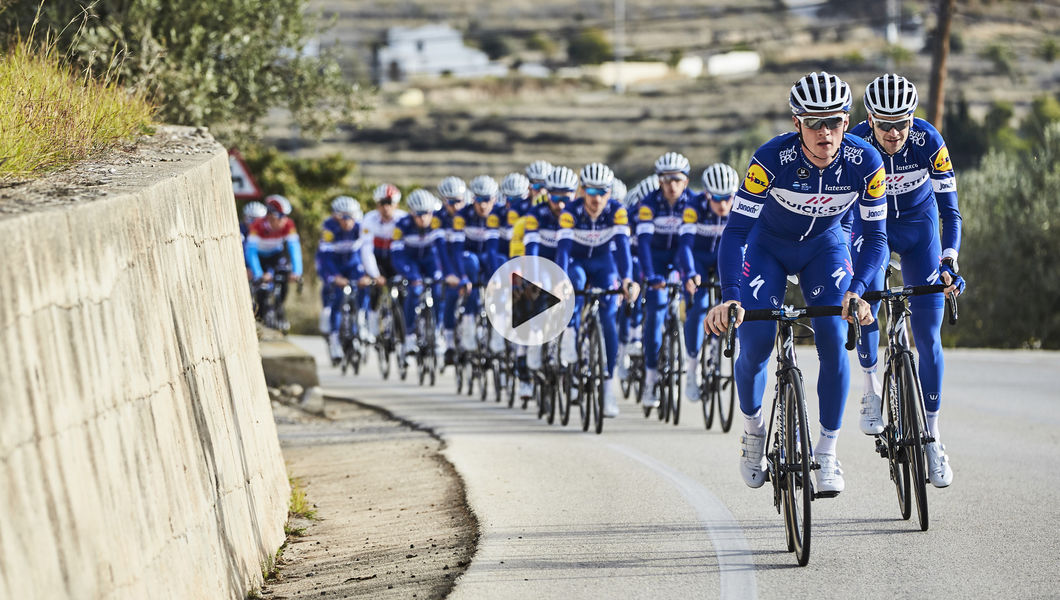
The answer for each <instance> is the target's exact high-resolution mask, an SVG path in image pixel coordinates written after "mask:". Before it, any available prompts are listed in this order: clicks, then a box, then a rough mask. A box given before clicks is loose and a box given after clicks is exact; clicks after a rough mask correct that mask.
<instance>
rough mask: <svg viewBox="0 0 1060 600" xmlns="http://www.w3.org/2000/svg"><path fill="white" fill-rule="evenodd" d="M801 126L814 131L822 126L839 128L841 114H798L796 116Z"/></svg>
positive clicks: (840, 125)
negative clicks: (823, 115) (816, 115)
mask: <svg viewBox="0 0 1060 600" xmlns="http://www.w3.org/2000/svg"><path fill="white" fill-rule="evenodd" d="M796 118H797V119H798V120H799V122H800V123H802V126H803V127H807V128H809V129H813V130H814V131H816V130H818V129H820V128H822V127H824V128H825V129H839V128H840V127H842V126H843V115H833V116H831V117H810V116H802V115H800V116H798V117H796Z"/></svg>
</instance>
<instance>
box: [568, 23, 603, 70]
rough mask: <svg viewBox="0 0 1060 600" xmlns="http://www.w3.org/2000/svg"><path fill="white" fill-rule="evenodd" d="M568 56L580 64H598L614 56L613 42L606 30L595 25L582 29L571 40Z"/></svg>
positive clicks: (573, 61)
mask: <svg viewBox="0 0 1060 600" xmlns="http://www.w3.org/2000/svg"><path fill="white" fill-rule="evenodd" d="M567 56H568V57H569V58H570V61H571V62H572V63H574V64H578V65H598V64H600V63H602V62H604V61H607V60H610V59H611V58H612V57H613V56H614V51H613V50H612V49H611V42H609V41H607V37H606V36H605V35H604V32H603V31H602V30H600V29H597V28H595V27H588V28H586V29H582V30H581V31H579V32H578V33H577V34H575V35H574V37H573V38H572V39H571V40H570V43H569V44H568V46H567Z"/></svg>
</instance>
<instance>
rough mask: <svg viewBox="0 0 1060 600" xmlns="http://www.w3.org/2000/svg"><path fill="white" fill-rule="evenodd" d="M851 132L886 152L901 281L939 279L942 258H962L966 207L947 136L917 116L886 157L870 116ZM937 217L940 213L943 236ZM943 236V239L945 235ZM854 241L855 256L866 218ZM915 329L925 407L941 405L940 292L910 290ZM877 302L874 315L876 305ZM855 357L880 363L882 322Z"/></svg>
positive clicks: (872, 285)
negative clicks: (894, 150)
mask: <svg viewBox="0 0 1060 600" xmlns="http://www.w3.org/2000/svg"><path fill="white" fill-rule="evenodd" d="M850 134H851V135H854V136H858V137H860V138H863V139H865V140H867V141H868V143H869V144H871V145H872V146H873V148H876V149H877V151H878V152H879V153H880V155H881V156H882V158H883V162H884V167H885V168H886V169H887V206H888V211H887V244H888V246H889V248H890V250H891V251H894V252H897V253H898V254H899V255H900V256H901V261H902V281H903V283H905V284H906V285H928V284H934V283H940V280H939V262H940V260H941V259H942V258H947V257H949V258H954V259H956V258H957V253H958V251H960V245H961V213H960V210H959V209H958V208H957V179H956V177H955V176H954V173H953V165H952V164H951V163H950V156H949V150H948V149H947V148H946V142H945V141H944V140H943V139H942V135H941V134H939V132H938V130H936V129H935V128H934V127H933V126H932V125H931V124H930V123H928V122H927V121H925V120H923V119H913V124H912V126H911V127H910V129H909V138H908V139H907V140H906V143H905V144H904V145H903V146H902V149H901V150H900V151H898V152H897V153H896V154H894V155H888V154H887V153H885V152H884V151H883V150H882V148H881V147H880V145H879V143H878V142H877V141H876V136H875V135H873V133H872V130H871V128H870V127H869V124H868V123H867V122H862V123H860V124H858V125H857V126H855V127H854V128H853V129H851V130H850ZM939 217H942V230H941V236H940V235H939V233H940V231H939ZM940 237H941V239H940ZM851 247H852V251H853V253H854V256H858V255H859V254H860V253H861V251H862V249H863V247H864V231H863V229H862V226H861V223H858V222H855V223H853V228H852V230H851ZM868 289H872V290H880V289H883V271H882V270H878V271H876V273H875V274H874V277H873V278H872V280H871V281H870V282H869V288H868ZM909 306H910V309H911V313H912V314H911V315H910V316H909V323H910V325H911V326H912V329H913V340H914V341H915V342H916V348H917V353H918V355H919V357H920V364H919V369H918V371H919V374H920V386H921V388H922V389H923V392H924V405H925V408H926V409H927V411H928V412H935V411H938V409H939V405H940V403H941V396H940V395H941V389H942V373H943V358H942V339H941V337H940V333H939V329H940V328H941V326H942V315H943V310H944V298H943V296H942V294H928V295H924V296H912V297H911V298H910V299H909ZM879 307H880V303H879V301H877V302H873V303H872V314H873V315H876V312H877V310H879ZM861 335H862V337H861V343H859V344H858V360H859V362H860V363H861V366H862V367H865V368H871V367H873V366H875V365H876V361H877V354H878V348H879V344H880V331H879V325H878V324H877V323H875V322H873V324H872V325H869V326H867V327H865V328H863V329H862V331H861Z"/></svg>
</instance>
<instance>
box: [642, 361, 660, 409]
mask: <svg viewBox="0 0 1060 600" xmlns="http://www.w3.org/2000/svg"><path fill="white" fill-rule="evenodd" d="M658 379H659V372H658V371H656V370H655V369H648V370H646V371H645V372H644V387H643V388H641V390H640V404H641V406H643V407H644V408H655V407H657V406H659V397H658V396H657V395H656V394H655V382H656V381H657V380H658Z"/></svg>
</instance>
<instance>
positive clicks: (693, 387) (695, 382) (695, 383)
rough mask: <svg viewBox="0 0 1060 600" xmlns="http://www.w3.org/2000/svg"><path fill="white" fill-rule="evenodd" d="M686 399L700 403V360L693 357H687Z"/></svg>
mask: <svg viewBox="0 0 1060 600" xmlns="http://www.w3.org/2000/svg"><path fill="white" fill-rule="evenodd" d="M685 398H686V399H687V400H688V401H689V402H691V403H693V404H695V403H696V402H699V359H698V358H693V357H691V356H686V357H685Z"/></svg>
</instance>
